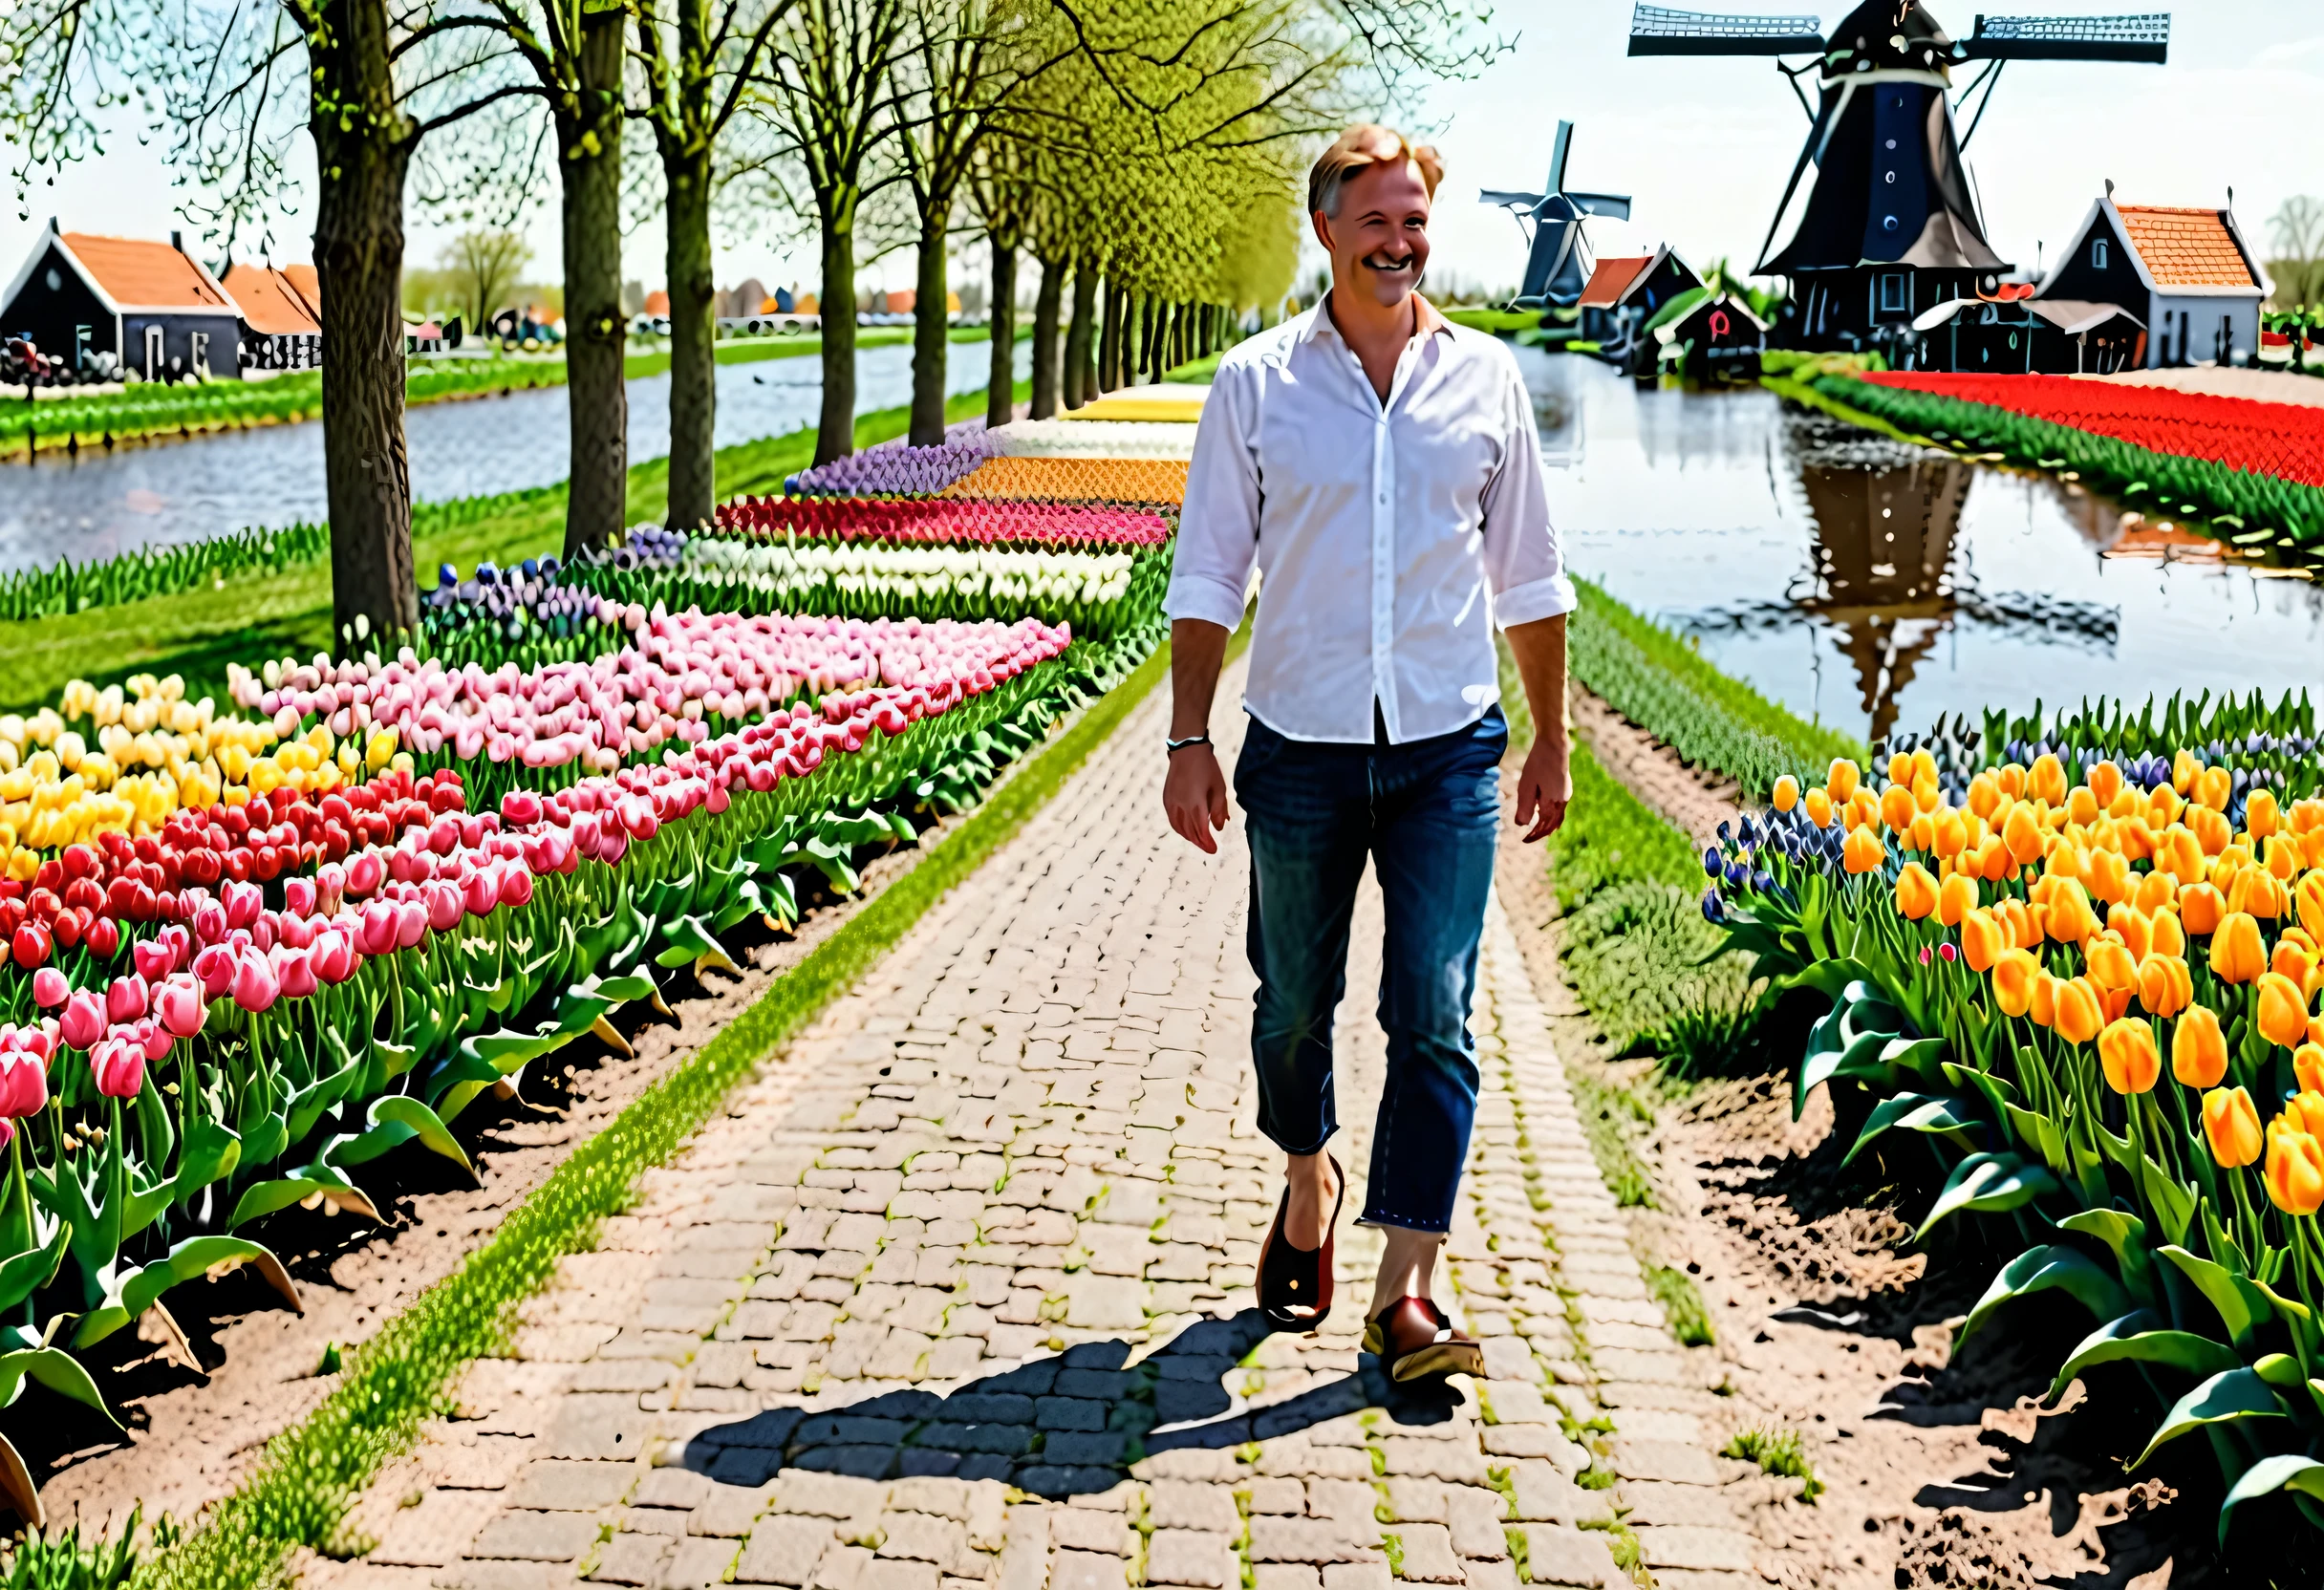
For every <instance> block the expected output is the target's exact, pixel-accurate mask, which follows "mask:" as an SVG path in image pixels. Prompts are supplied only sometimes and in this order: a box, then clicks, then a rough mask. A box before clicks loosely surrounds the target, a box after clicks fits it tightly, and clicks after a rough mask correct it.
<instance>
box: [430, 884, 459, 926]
mask: <svg viewBox="0 0 2324 1590" xmlns="http://www.w3.org/2000/svg"><path fill="white" fill-rule="evenodd" d="M426 899H427V924H428V926H429V927H431V928H434V929H435V930H436V931H437V932H438V933H450V932H451V931H452V930H453V929H454V928H457V927H459V926H460V918H461V916H462V914H463V912H464V910H465V902H464V901H463V900H462V898H461V893H460V889H459V886H457V885H455V884H449V883H432V884H429V885H428V886H427V892H426Z"/></svg>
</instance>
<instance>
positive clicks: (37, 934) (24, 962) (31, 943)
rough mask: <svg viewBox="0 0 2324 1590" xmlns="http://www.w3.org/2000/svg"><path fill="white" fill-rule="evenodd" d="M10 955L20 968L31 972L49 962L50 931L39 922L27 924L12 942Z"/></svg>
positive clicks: (20, 929) (17, 931)
mask: <svg viewBox="0 0 2324 1590" xmlns="http://www.w3.org/2000/svg"><path fill="white" fill-rule="evenodd" d="M9 949H10V954H11V956H12V957H13V958H14V960H15V962H16V964H17V965H18V966H21V967H23V968H24V969H25V970H26V971H28V972H30V971H32V969H34V968H35V967H40V966H46V965H47V964H48V962H49V930H48V929H46V928H44V927H42V926H41V925H40V924H39V923H37V922H27V923H25V924H24V926H22V927H20V928H18V929H17V930H16V932H15V935H14V936H13V937H12V938H11V940H10V944H9Z"/></svg>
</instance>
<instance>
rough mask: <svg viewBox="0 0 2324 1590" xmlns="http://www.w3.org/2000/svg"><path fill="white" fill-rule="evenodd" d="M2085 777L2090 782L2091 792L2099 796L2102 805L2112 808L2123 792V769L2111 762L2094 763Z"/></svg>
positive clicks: (2099, 803)
mask: <svg viewBox="0 0 2324 1590" xmlns="http://www.w3.org/2000/svg"><path fill="white" fill-rule="evenodd" d="M2083 778H2084V779H2086V780H2087V781H2088V782H2089V784H2090V793H2091V794H2092V795H2094V796H2096V797H2098V805H2100V806H2106V807H2108V808H2110V809H2111V808H2112V806H2114V798H2115V797H2116V796H2117V795H2120V794H2121V793H2122V770H2121V769H2120V767H2117V766H2116V765H2115V764H2114V763H2111V762H2101V763H2096V764H2094V765H2093V766H2092V767H2091V769H2090V771H2089V772H2087V773H2085V774H2084V775H2083Z"/></svg>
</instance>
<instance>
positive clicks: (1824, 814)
mask: <svg viewBox="0 0 2324 1590" xmlns="http://www.w3.org/2000/svg"><path fill="white" fill-rule="evenodd" d="M1800 804H1801V805H1802V806H1805V807H1806V808H1807V814H1808V821H1809V822H1811V823H1813V824H1815V825H1816V826H1817V827H1819V828H1828V827H1831V826H1832V797H1831V796H1829V795H1827V794H1825V793H1824V789H1823V785H1821V784H1818V785H1817V786H1816V787H1815V788H1813V789H1811V790H1809V791H1808V792H1807V794H1806V795H1804V796H1802V797H1801V798H1800Z"/></svg>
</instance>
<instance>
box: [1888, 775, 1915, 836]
mask: <svg viewBox="0 0 2324 1590" xmlns="http://www.w3.org/2000/svg"><path fill="white" fill-rule="evenodd" d="M1912 819H1913V805H1912V791H1911V790H1909V789H1907V788H1905V787H1904V785H1903V784H1890V785H1889V786H1888V787H1887V788H1886V789H1884V790H1883V791H1881V821H1882V822H1883V823H1885V824H1886V825H1887V826H1888V827H1890V828H1891V829H1893V830H1895V831H1896V832H1898V833H1902V832H1904V830H1905V829H1906V828H1909V827H1912Z"/></svg>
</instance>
